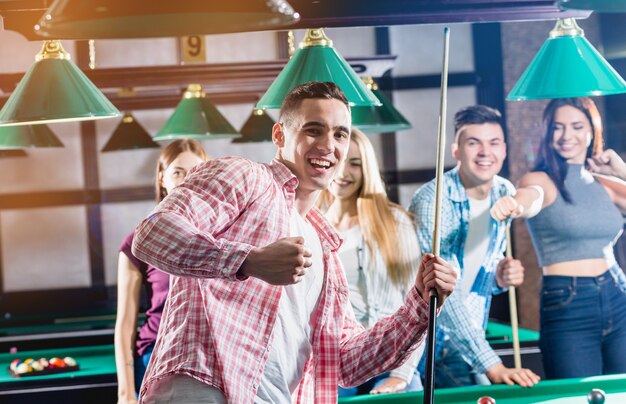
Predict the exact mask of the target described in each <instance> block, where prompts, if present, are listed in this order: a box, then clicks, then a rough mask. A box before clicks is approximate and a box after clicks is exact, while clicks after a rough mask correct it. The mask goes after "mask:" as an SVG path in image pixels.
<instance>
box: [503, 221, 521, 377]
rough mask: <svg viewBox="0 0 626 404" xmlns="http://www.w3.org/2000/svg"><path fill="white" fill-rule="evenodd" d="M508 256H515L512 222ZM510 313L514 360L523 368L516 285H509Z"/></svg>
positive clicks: (507, 231) (507, 243) (507, 233)
mask: <svg viewBox="0 0 626 404" xmlns="http://www.w3.org/2000/svg"><path fill="white" fill-rule="evenodd" d="M506 257H507V258H513V249H512V243H511V224H510V223H509V224H508V225H507V226H506ZM509 313H510V315H511V331H512V332H513V361H514V363H515V369H521V368H522V356H521V354H520V349H519V328H518V324H517V298H516V297H515V286H509Z"/></svg>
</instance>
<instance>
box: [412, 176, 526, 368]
mask: <svg viewBox="0 0 626 404" xmlns="http://www.w3.org/2000/svg"><path fill="white" fill-rule="evenodd" d="M442 192H443V195H442V209H441V248H440V255H441V257H442V258H443V259H445V260H446V261H448V262H449V263H450V264H452V266H454V267H455V268H457V270H459V273H460V278H459V280H458V281H460V279H461V278H462V277H463V273H464V268H463V256H464V247H465V241H466V238H467V231H468V227H469V217H470V205H469V200H468V199H467V194H466V192H465V188H464V187H463V184H462V183H461V178H460V177H459V172H458V168H454V169H452V170H450V171H447V172H446V173H445V174H444V178H443V187H442ZM514 193H515V188H514V187H513V184H511V182H509V181H507V180H506V179H504V178H502V177H499V176H495V177H494V178H493V184H492V187H491V201H492V202H493V201H495V200H497V199H499V198H501V197H503V196H505V195H512V194H514ZM434 206H435V180H433V181H430V182H428V183H426V184H424V185H423V186H422V187H420V189H418V190H417V192H416V193H415V195H414V196H413V199H412V200H411V205H410V206H409V210H410V211H411V212H412V213H413V214H414V215H415V223H416V226H417V235H418V238H419V243H420V248H421V250H422V252H424V253H427V252H432V235H433V227H434V220H435V219H434ZM489 225H490V228H491V232H490V239H489V248H488V251H487V256H486V257H485V260H484V262H483V264H482V266H481V268H480V269H479V271H478V273H477V275H476V280H475V281H474V284H473V286H472V288H471V290H470V292H469V293H468V295H467V298H465V299H463V297H462V295H461V294H460V293H457V292H455V293H452V294H451V295H450V297H449V298H448V300H446V303H445V304H444V305H443V307H442V310H441V312H440V315H439V317H438V321H437V343H436V348H435V358H436V360H438V359H439V358H440V357H441V353H442V349H443V347H444V344H445V346H446V348H447V349H450V350H456V351H458V352H459V353H460V354H461V355H462V356H463V359H464V360H465V361H466V362H467V363H469V364H470V366H472V368H474V369H475V370H476V371H477V372H480V373H485V372H486V371H487V370H488V369H490V368H491V367H493V366H494V365H496V364H498V363H500V362H501V360H500V358H499V357H498V355H497V354H496V353H495V352H494V351H493V349H491V347H490V345H489V343H488V342H487V340H486V339H485V328H486V326H487V319H488V316H489V306H490V304H491V296H492V295H493V294H498V293H501V292H503V291H505V290H506V289H503V288H500V287H498V285H497V284H496V270H497V266H498V262H500V260H502V259H503V258H504V250H505V248H506V222H497V221H495V220H494V219H493V218H491V220H490V224H489ZM477 316H478V317H480V316H482V317H483V318H482V321H480V320H477V319H476V317H477ZM478 324H482V327H479V326H478ZM424 356H425V355H424ZM424 360H425V358H424V357H423V358H422V363H421V366H420V368H423V366H424V362H425V361H424Z"/></svg>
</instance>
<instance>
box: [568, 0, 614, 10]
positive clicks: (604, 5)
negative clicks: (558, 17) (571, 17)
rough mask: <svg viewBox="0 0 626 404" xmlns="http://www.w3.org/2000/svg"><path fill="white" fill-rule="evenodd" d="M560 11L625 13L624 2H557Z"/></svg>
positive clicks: (572, 0)
mask: <svg viewBox="0 0 626 404" xmlns="http://www.w3.org/2000/svg"><path fill="white" fill-rule="evenodd" d="M559 7H560V8H561V9H562V10H593V11H597V12H600V13H624V12H626V0H559Z"/></svg>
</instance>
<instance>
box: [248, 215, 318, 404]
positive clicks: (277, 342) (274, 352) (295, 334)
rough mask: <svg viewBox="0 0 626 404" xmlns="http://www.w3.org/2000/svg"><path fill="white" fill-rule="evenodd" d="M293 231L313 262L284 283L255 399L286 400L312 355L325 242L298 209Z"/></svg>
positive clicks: (291, 231)
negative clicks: (294, 280)
mask: <svg viewBox="0 0 626 404" xmlns="http://www.w3.org/2000/svg"><path fill="white" fill-rule="evenodd" d="M289 235H290V236H291V237H297V236H301V237H303V238H304V246H305V247H306V248H308V249H309V250H310V251H311V260H312V265H311V266H310V267H309V268H308V269H307V273H306V274H305V275H304V276H303V277H302V280H301V281H300V282H298V283H296V284H294V285H289V286H284V287H283V292H282V295H281V296H280V302H279V304H278V315H277V317H276V323H275V324H274V331H273V333H272V336H273V337H272V345H271V348H270V355H269V358H268V359H267V362H266V363H265V369H264V370H263V377H262V378H261V384H260V385H259V390H258V391H257V397H256V399H255V400H254V401H255V403H268V404H274V403H286V402H290V401H291V394H292V393H293V392H294V391H295V390H296V387H298V383H300V379H301V378H302V371H303V369H304V364H305V363H306V360H307V359H308V358H309V355H311V350H312V344H311V330H312V326H311V315H312V314H313V310H315V307H316V305H317V302H318V300H319V297H320V293H321V291H322V283H323V281H324V262H323V261H322V245H321V244H320V239H319V237H318V236H317V233H316V232H315V229H314V228H313V226H311V224H310V223H308V222H307V221H306V220H305V219H304V218H303V217H302V216H300V214H299V213H298V211H297V210H296V209H292V211H291V218H290V220H289Z"/></svg>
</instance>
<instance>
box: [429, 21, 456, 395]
mask: <svg viewBox="0 0 626 404" xmlns="http://www.w3.org/2000/svg"><path fill="white" fill-rule="evenodd" d="M449 48H450V28H448V27H445V28H444V29H443V69H442V72H441V97H440V103H439V133H438V143H437V164H436V167H435V222H434V226H433V254H434V255H435V256H439V248H440V245H441V237H440V235H441V229H440V227H441V197H442V196H441V194H442V188H443V163H444V152H445V147H446V103H447V90H448V53H449V52H448V50H449ZM429 294H430V307H429V308H428V347H427V351H426V384H425V387H424V403H425V404H432V403H433V398H434V391H435V345H436V344H435V338H436V329H437V306H438V304H439V296H438V295H437V290H436V289H431V290H430V291H429Z"/></svg>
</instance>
